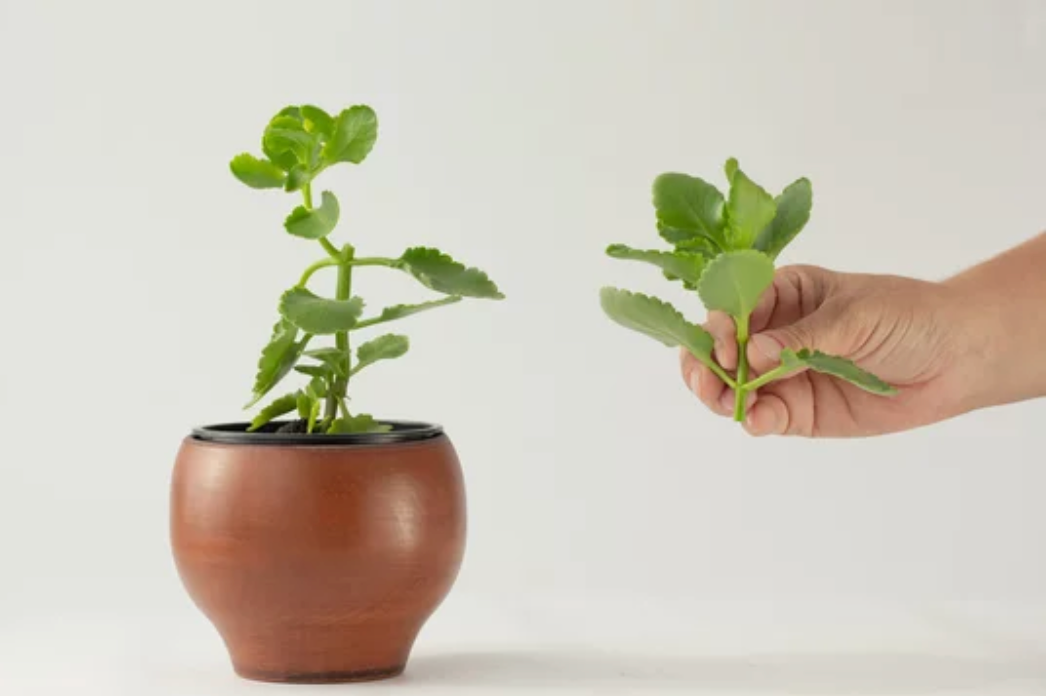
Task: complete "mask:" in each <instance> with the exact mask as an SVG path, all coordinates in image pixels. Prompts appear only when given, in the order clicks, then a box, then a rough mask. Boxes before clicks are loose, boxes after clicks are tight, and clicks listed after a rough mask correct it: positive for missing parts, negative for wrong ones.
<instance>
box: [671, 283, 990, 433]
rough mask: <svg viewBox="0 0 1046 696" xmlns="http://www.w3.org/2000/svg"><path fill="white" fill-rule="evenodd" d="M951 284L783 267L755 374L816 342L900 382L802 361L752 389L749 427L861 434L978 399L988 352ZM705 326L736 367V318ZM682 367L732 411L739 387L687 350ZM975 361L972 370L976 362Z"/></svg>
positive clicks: (759, 325) (770, 295) (715, 406)
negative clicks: (876, 386)
mask: <svg viewBox="0 0 1046 696" xmlns="http://www.w3.org/2000/svg"><path fill="white" fill-rule="evenodd" d="M962 305H963V302H962V299H961V297H960V296H959V294H958V293H957V291H955V290H954V289H953V288H951V287H949V286H948V285H946V284H941V283H931V282H926V281H920V280H915V279H911V278H903V277H897V276H881V275H859V274H847V273H836V272H833V271H829V270H826V269H823V268H818V267H815V266H788V267H784V268H781V269H779V270H778V272H777V274H776V276H775V278H774V283H773V285H772V286H771V287H770V288H769V289H768V290H767V291H766V293H765V294H764V296H763V297H762V299H761V301H760V304H759V306H758V308H757V309H756V310H755V312H754V313H753V314H752V318H751V331H752V338H751V340H750V342H749V345H748V360H749V363H750V369H751V371H752V375H753V376H754V375H759V374H762V373H764V372H767V371H768V370H770V369H772V368H774V367H776V366H777V365H778V362H779V356H780V353H781V349H782V348H791V349H793V350H798V349H800V348H814V349H818V350H822V351H824V352H826V353H829V354H833V355H839V356H841V357H845V358H848V359H850V360H853V361H854V362H856V363H857V364H858V365H860V366H861V367H862V368H864V369H866V370H868V371H870V372H872V373H873V374H876V375H878V376H879V377H881V378H882V379H883V380H885V381H886V382H888V383H890V384H892V385H894V386H895V387H897V388H898V389H899V393H898V394H897V395H896V396H893V397H891V398H884V397H882V396H877V395H874V394H869V393H868V392H865V391H863V390H861V389H859V388H857V387H855V386H853V385H851V384H848V383H846V382H843V381H841V380H838V379H835V378H833V377H831V376H828V375H824V374H819V373H815V372H812V371H804V372H800V373H797V374H795V375H794V376H791V377H789V378H787V379H783V380H780V381H776V382H772V383H770V384H768V385H767V386H765V387H762V388H760V389H759V390H758V391H757V392H756V393H753V394H750V395H749V397H748V399H749V400H748V403H747V404H746V416H745V422H744V426H745V429H746V430H747V431H748V432H749V433H751V434H753V435H769V434H784V435H801V436H806V437H860V436H868V435H878V434H884V433H890V432H896V431H900V430H907V429H910V428H914V427H917V426H920V425H926V424H928V423H933V422H936V421H939V420H943V419H945V418H949V417H951V416H954V415H957V414H959V413H962V412H964V411H966V410H969V409H970V408H972V407H973V404H972V403H971V395H972V386H971V384H970V379H969V376H970V375H969V370H966V367H967V366H969V365H970V364H971V362H973V361H972V357H973V356H975V355H977V354H979V353H982V352H983V350H984V345H982V343H981V339H979V338H978V336H979V335H982V332H978V331H975V330H973V327H971V326H970V324H969V320H968V319H967V317H966V313H964V312H963V309H962ZM705 328H706V329H707V330H708V331H709V332H710V333H711V334H712V336H713V338H714V339H715V355H716V359H717V360H718V362H719V364H720V365H721V366H722V367H723V368H724V369H726V370H734V369H736V367H737V343H736V340H735V338H734V337H735V328H734V323H733V320H732V319H730V317H728V316H727V315H725V314H722V313H719V312H713V313H711V314H710V315H709V318H708V322H707V324H706V325H705ZM682 371H683V377H684V379H685V380H686V383H687V384H688V385H689V386H690V388H691V390H692V391H693V392H694V393H695V394H696V395H697V396H698V397H699V398H700V399H701V401H702V402H704V404H705V405H706V406H708V407H709V408H710V409H711V410H712V411H714V412H716V413H718V414H720V415H723V416H729V415H731V414H732V413H733V404H734V395H733V390H731V389H728V388H727V387H726V385H725V384H724V383H723V382H722V381H721V380H720V379H719V378H718V377H716V376H715V375H714V374H713V373H712V372H711V370H709V369H708V368H707V367H706V366H704V365H703V364H701V363H700V362H699V361H698V360H697V359H695V358H694V357H693V356H692V355H690V354H689V353H688V352H686V351H685V350H684V351H683V354H682ZM978 371H979V370H977V369H976V368H974V372H978Z"/></svg>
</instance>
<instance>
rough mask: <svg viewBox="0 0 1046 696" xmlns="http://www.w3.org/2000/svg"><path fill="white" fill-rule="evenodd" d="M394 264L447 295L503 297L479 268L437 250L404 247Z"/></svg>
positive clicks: (494, 298) (427, 285)
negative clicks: (469, 266) (468, 265)
mask: <svg viewBox="0 0 1046 696" xmlns="http://www.w3.org/2000/svg"><path fill="white" fill-rule="evenodd" d="M396 267H397V268H401V269H403V270H404V271H406V272H407V273H410V274H411V275H412V276H414V277H415V278H417V279H418V280H419V281H420V282H421V284H422V285H424V286H425V287H427V288H431V289H432V290H435V291H436V292H442V293H444V294H446V295H461V296H462V297H481V298H486V299H492V300H501V299H504V297H505V296H504V295H502V294H501V291H500V290H498V286H497V285H495V284H494V281H492V280H491V279H490V278H488V277H487V274H486V273H484V272H483V271H481V270H479V269H478V268H466V267H465V265H464V264H461V263H458V262H457V261H455V260H454V259H452V258H450V257H449V256H447V255H446V254H444V253H443V252H442V251H440V250H439V249H430V248H427V247H414V248H412V249H407V250H406V251H405V252H403V255H402V256H400V257H399V258H398V259H397V260H396Z"/></svg>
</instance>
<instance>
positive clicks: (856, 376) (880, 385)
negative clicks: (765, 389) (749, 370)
mask: <svg viewBox="0 0 1046 696" xmlns="http://www.w3.org/2000/svg"><path fill="white" fill-rule="evenodd" d="M781 364H782V365H784V366H786V367H794V368H796V369H799V368H801V367H808V368H810V369H811V370H813V371H815V372H821V373H823V374H826V375H832V376H833V377H838V378H840V379H843V380H846V381H847V382H849V383H850V384H852V385H854V386H855V387H860V388H861V389H864V390H865V391H867V392H871V393H872V394H880V395H882V396H889V395H892V394H896V393H897V390H896V389H895V388H894V387H892V386H890V385H889V384H887V383H886V382H884V381H883V380H881V379H879V378H878V377H876V376H875V375H873V374H872V373H871V372H867V371H865V370H862V369H861V368H859V367H857V365H855V364H854V363H853V361H851V360H847V359H846V358H840V357H838V356H836V355H827V354H826V353H822V352H821V351H819V350H815V351H811V350H810V349H809V348H803V349H802V350H800V351H799V352H798V353H796V352H793V351H791V350H789V349H787V348H786V349H784V350H782V351H781Z"/></svg>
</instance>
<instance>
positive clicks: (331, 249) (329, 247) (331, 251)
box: [320, 237, 344, 264]
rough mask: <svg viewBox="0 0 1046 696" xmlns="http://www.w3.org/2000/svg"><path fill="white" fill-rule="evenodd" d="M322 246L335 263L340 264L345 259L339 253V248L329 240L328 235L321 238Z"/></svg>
mask: <svg viewBox="0 0 1046 696" xmlns="http://www.w3.org/2000/svg"><path fill="white" fill-rule="evenodd" d="M320 246H321V247H323V248H324V250H326V252H327V254H328V255H329V256H330V257H331V258H332V259H334V261H335V263H339V264H340V263H341V262H342V261H344V259H342V258H341V254H339V253H338V248H337V247H336V246H334V245H333V244H331V243H330V242H329V241H327V238H326V237H324V238H323V239H321V240H320Z"/></svg>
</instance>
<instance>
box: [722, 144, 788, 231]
mask: <svg viewBox="0 0 1046 696" xmlns="http://www.w3.org/2000/svg"><path fill="white" fill-rule="evenodd" d="M733 163H734V173H733V176H731V177H730V199H729V200H728V201H727V204H726V219H727V228H728V235H727V236H728V237H729V239H728V241H729V243H730V247H731V248H732V249H749V248H751V246H752V242H753V241H755V238H756V235H758V234H759V233H760V232H762V231H763V229H764V228H765V227H766V226H767V225H769V224H770V221H771V220H773V219H774V213H775V212H776V211H777V206H776V204H775V203H774V199H773V197H771V196H770V194H769V193H767V192H766V191H764V190H763V188H762V187H761V186H759V184H757V183H755V182H754V181H752V180H751V179H749V178H748V176H747V175H746V174H745V173H744V172H743V171H741V170H740V169H738V168H737V160H733Z"/></svg>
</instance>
